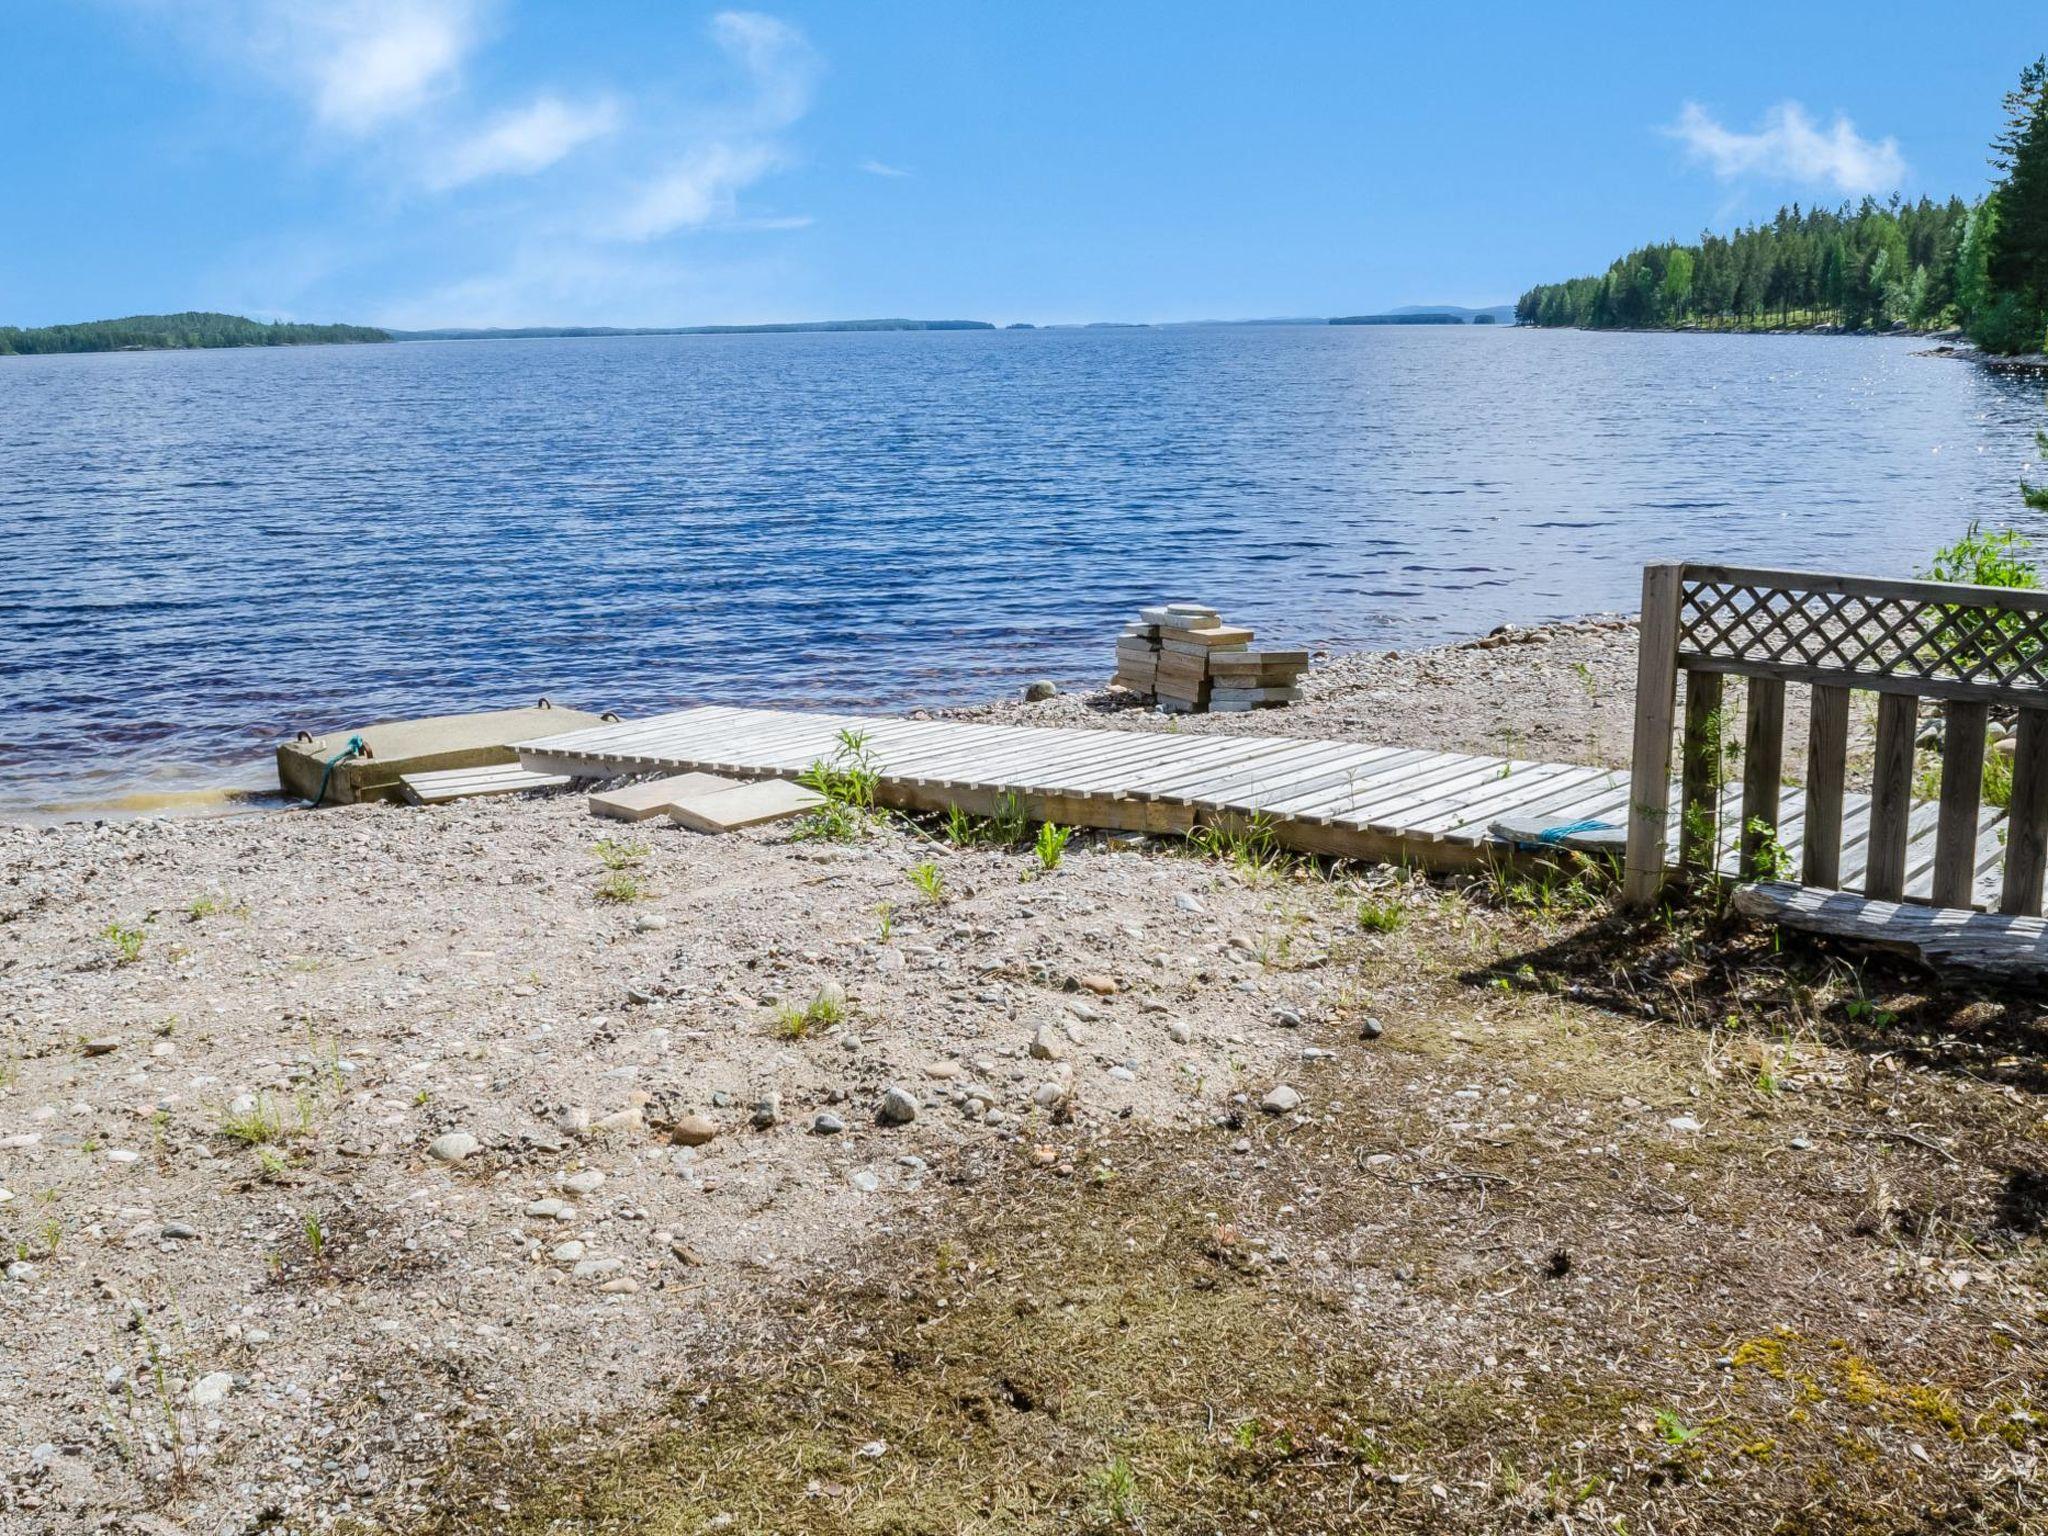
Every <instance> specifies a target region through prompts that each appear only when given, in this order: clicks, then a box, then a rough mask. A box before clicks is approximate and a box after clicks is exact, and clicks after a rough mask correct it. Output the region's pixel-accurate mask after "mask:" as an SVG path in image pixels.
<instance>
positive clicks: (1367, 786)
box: [1259, 748, 1440, 818]
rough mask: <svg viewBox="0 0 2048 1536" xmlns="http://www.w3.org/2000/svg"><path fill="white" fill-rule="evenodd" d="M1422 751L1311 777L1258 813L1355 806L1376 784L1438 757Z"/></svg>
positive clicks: (1296, 813) (1266, 803)
mask: <svg viewBox="0 0 2048 1536" xmlns="http://www.w3.org/2000/svg"><path fill="white" fill-rule="evenodd" d="M1439 755H1440V754H1438V753H1434V752H1425V751H1423V750H1421V749H1420V748H1404V749H1402V750H1401V751H1399V752H1393V753H1389V754H1388V755H1387V756H1385V757H1382V758H1379V759H1377V760H1376V761H1374V762H1370V763H1365V764H1363V765H1348V766H1345V767H1342V768H1333V769H1332V770H1331V771H1329V772H1327V773H1318V774H1315V775H1312V776H1311V777H1310V778H1309V779H1307V780H1306V781H1304V782H1300V783H1295V784H1290V785H1288V786H1287V788H1286V789H1285V790H1282V791H1276V792H1275V793H1276V794H1277V796H1278V798H1271V799H1267V800H1265V801H1264V802H1263V803H1262V804H1261V805H1260V806H1259V809H1261V810H1263V811H1266V812H1267V813H1268V814H1270V815H1274V816H1292V817H1297V818H1301V817H1307V816H1310V815H1314V814H1319V813H1321V812H1322V811H1323V810H1324V808H1325V807H1329V806H1351V805H1355V804H1356V803H1357V802H1358V801H1359V800H1360V798H1361V797H1362V796H1364V795H1366V794H1369V793H1371V791H1372V788H1373V786H1374V785H1375V784H1378V783H1380V782H1383V781H1384V780H1386V779H1389V778H1392V777H1395V776H1397V775H1399V774H1402V773H1404V772H1406V771H1407V770H1408V769H1409V768H1410V767H1412V766H1413V765H1414V764H1416V763H1419V762H1423V761H1426V760H1430V759H1433V758H1436V757H1438V756H1439Z"/></svg>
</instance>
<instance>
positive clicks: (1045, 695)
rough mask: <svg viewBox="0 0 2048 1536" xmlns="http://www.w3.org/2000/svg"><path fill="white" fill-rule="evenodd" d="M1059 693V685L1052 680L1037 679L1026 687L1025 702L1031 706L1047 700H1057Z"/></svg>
mask: <svg viewBox="0 0 2048 1536" xmlns="http://www.w3.org/2000/svg"><path fill="white" fill-rule="evenodd" d="M1059 691H1060V689H1059V684H1057V683H1055V682H1053V681H1052V680H1051V679H1050V678H1044V677H1041V678H1035V679H1034V680H1032V681H1031V682H1028V683H1026V684H1025V685H1024V698H1025V702H1027V703H1030V704H1038V703H1042V702H1043V701H1044V700H1046V699H1051V698H1057V697H1058V696H1059Z"/></svg>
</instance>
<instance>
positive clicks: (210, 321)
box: [0, 310, 391, 356]
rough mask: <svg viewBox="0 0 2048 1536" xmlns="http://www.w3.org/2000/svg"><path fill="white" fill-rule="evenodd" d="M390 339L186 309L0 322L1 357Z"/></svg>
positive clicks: (345, 328) (363, 328)
mask: <svg viewBox="0 0 2048 1536" xmlns="http://www.w3.org/2000/svg"><path fill="white" fill-rule="evenodd" d="M390 339H391V333H390V332H389V331H380V330H376V329H374V328H373V327H370V326H367V325H299V324H296V323H294V322H291V321H284V320H275V321H268V322H266V321H261V320H248V319H244V318H243V317H242V316H240V315H220V314H214V313H212V312H210V311H205V310H188V311H186V312H185V313H183V314H177V315H129V316H127V317H125V318H124V319H120V320H86V321H81V322H80V323H79V324H76V325H43V326H36V327H34V328H32V329H23V328H21V327H19V326H12V325H0V356H6V355H9V354H14V353H20V354H28V353H36V352H153V351H159V350H162V349H166V348H180V347H303V346H314V345H319V344H322V343H331V342H359V341H389V340H390Z"/></svg>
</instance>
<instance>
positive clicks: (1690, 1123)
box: [1664, 1115, 1704, 1131]
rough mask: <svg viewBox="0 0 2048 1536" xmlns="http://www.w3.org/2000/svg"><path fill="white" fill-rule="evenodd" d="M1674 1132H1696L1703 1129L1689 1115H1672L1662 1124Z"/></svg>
mask: <svg viewBox="0 0 2048 1536" xmlns="http://www.w3.org/2000/svg"><path fill="white" fill-rule="evenodd" d="M1664 1123H1665V1124H1666V1125H1668V1126H1670V1127H1671V1129H1672V1130H1674V1131H1697V1130H1701V1129H1704V1127H1702V1126H1701V1124H1700V1123H1699V1121H1697V1120H1695V1119H1694V1118H1693V1117H1692V1116H1691V1115H1673V1116H1672V1117H1671V1118H1670V1119H1669V1120H1666V1121H1665V1122H1664Z"/></svg>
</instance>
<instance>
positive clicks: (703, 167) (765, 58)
mask: <svg viewBox="0 0 2048 1536" xmlns="http://www.w3.org/2000/svg"><path fill="white" fill-rule="evenodd" d="M711 37H712V40H713V41H714V42H716V43H717V44H718V46H719V47H720V48H722V49H724V50H725V52H726V53H727V54H728V55H729V56H730V57H731V58H732V59H733V60H734V61H735V62H736V63H738V64H739V65H740V66H741V68H742V69H743V70H744V71H745V72H746V75H747V78H748V81H749V83H750V85H751V86H752V94H751V96H749V97H748V98H747V99H746V100H744V101H742V102H741V103H739V104H738V105H737V106H736V107H734V108H733V109H731V110H730V111H728V112H727V113H726V114H724V117H723V119H722V120H721V121H719V122H718V123H717V124H716V125H715V127H714V129H713V130H712V131H711V132H709V133H707V134H705V135H704V136H702V137H700V138H699V139H698V140H697V141H696V142H694V143H692V144H691V145H689V147H688V148H686V149H685V150H684V151H683V152H682V153H681V154H680V155H677V156H676V157H674V158H673V159H671V160H670V161H669V163H668V164H667V165H665V166H664V167H662V168H661V169H660V170H659V171H656V172H655V173H653V174H652V175H650V176H649V177H648V178H647V179H646V180H645V181H644V182H643V183H642V184H641V186H640V188H639V190H638V191H637V192H635V193H633V194H632V195H631V196H629V198H628V199H627V202H626V206H625V210H624V212H622V213H621V214H620V215H619V217H618V219H617V220H616V221H615V222H614V223H613V225H612V226H611V229H610V233H611V234H612V235H613V236H614V237H616V238H618V239H622V240H654V239H658V238H660V237H661V236H663V235H671V234H674V233H676V232H677V231H678V230H684V229H695V228H700V227H702V226H703V225H706V224H713V223H729V222H731V221H732V220H733V219H734V218H735V216H736V213H737V210H738V200H739V194H740V193H741V192H742V191H744V190H745V189H746V188H748V187H750V186H752V185H753V184H754V183H755V182H757V181H759V180H760V179H761V178H762V177H764V176H766V175H767V174H768V173H769V172H771V171H774V170H777V169H779V168H780V167H782V166H783V165H785V164H787V163H788V161H789V158H790V157H789V153H788V151H787V150H786V149H785V148H784V147H783V145H782V143H781V141H780V139H779V137H778V135H779V133H780V132H781V130H783V129H785V128H788V127H789V126H791V125H792V124H794V123H795V122H796V121H797V120H798V119H799V118H801V117H802V116H803V115H804V113H806V112H808V111H809V110H810V105H811V94H812V91H813V89H814V87H815V85H816V82H817V75H818V57H817V55H816V54H815V53H814V52H813V51H812V49H811V45H810V43H809V42H808V41H806V39H805V38H804V35H803V33H801V32H799V31H798V30H797V29H796V28H795V27H792V26H790V25H789V24H788V23H787V22H782V21H777V20H776V19H775V18H774V17H772V16H763V15H761V14H759V13H758V12H754V11H721V12H719V13H718V14H717V15H716V16H714V17H712V19H711Z"/></svg>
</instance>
